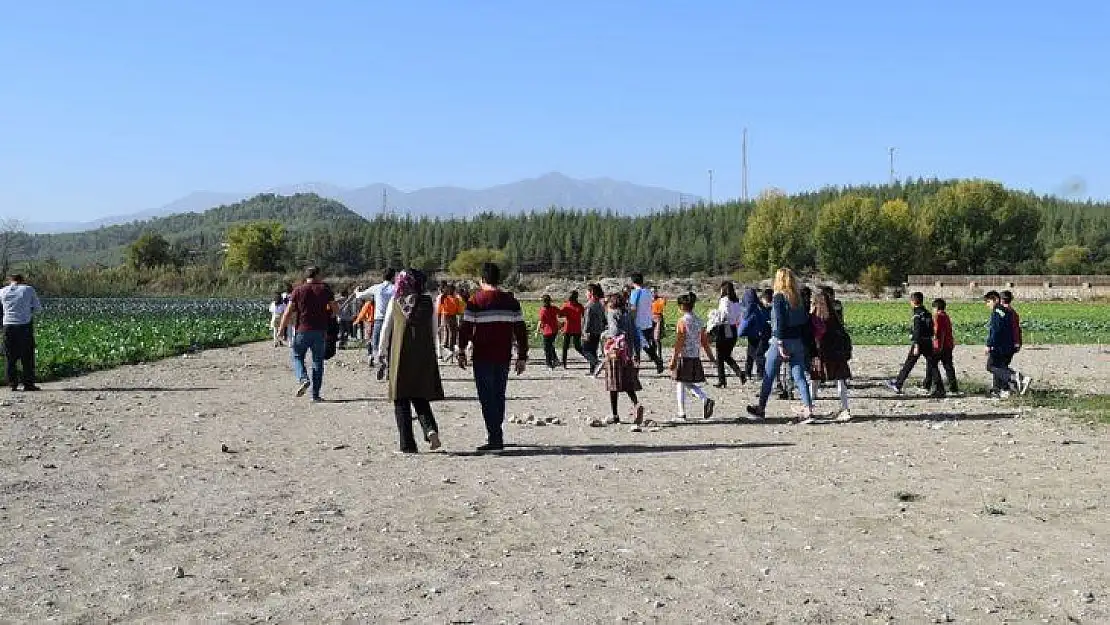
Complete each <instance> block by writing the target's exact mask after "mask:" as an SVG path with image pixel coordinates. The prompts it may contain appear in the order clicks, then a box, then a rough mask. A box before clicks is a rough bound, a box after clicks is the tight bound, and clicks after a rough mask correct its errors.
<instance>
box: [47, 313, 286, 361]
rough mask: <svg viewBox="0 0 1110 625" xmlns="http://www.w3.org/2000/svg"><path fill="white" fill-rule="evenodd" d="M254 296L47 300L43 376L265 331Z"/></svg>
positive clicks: (233, 341)
mask: <svg viewBox="0 0 1110 625" xmlns="http://www.w3.org/2000/svg"><path fill="white" fill-rule="evenodd" d="M269 323H270V316H269V313H268V312H267V303H266V302H264V301H259V300H228V299H171V298H136V299H130V298H113V299H47V300H44V301H43V314H42V316H41V317H40V318H38V319H37V320H36V321H35V340H36V343H37V346H38V349H37V354H38V362H37V369H38V373H39V376H40V379H42V380H50V379H56V378H61V377H67V376H72V375H77V374H80V373H84V372H88V371H93V370H96V369H104V368H108V367H114V366H117V365H121V364H133V363H138V362H146V361H150V360H155V359H158V358H165V357H167V356H174V355H177V354H182V353H185V352H189V351H196V350H199V349H204V348H208V347H227V346H230V345H238V344H241V343H247V342H250V341H257V340H261V339H265V338H267V337H268V336H269Z"/></svg>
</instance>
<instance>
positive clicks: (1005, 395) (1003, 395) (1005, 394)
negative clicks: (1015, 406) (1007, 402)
mask: <svg viewBox="0 0 1110 625" xmlns="http://www.w3.org/2000/svg"><path fill="white" fill-rule="evenodd" d="M998 398H999V399H1010V391H998Z"/></svg>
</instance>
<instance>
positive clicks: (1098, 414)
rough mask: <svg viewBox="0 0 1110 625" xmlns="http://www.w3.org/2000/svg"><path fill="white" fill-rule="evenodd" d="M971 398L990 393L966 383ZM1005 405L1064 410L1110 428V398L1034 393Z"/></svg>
mask: <svg viewBox="0 0 1110 625" xmlns="http://www.w3.org/2000/svg"><path fill="white" fill-rule="evenodd" d="M961 386H962V387H963V391H964V392H965V393H967V394H968V395H986V394H987V391H988V390H990V387H988V386H987V385H985V384H982V383H980V382H970V383H964V382H962V381H961ZM1003 403H1005V404H1007V405H1011V406H1021V407H1024V408H1034V409H1036V408H1040V409H1048V410H1062V411H1065V412H1067V413H1068V414H1070V415H1071V416H1073V417H1075V418H1077V419H1080V420H1083V421H1090V422H1093V423H1102V424H1106V425H1110V394H1105V393H1092V394H1083V393H1077V392H1075V391H1071V390H1068V389H1030V390H1029V392H1028V393H1026V394H1025V395H1011V396H1010V397H1009V398H1008V399H1005V400H1003Z"/></svg>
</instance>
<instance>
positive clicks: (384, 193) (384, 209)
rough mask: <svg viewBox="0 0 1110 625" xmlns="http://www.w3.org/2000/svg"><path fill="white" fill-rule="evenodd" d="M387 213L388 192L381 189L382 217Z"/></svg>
mask: <svg viewBox="0 0 1110 625" xmlns="http://www.w3.org/2000/svg"><path fill="white" fill-rule="evenodd" d="M388 211H389V192H388V191H387V190H386V189H385V188H384V187H383V188H382V216H383V217H384V216H385V214H386V213H387V212H388Z"/></svg>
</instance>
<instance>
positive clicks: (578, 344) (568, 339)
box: [563, 334, 589, 369]
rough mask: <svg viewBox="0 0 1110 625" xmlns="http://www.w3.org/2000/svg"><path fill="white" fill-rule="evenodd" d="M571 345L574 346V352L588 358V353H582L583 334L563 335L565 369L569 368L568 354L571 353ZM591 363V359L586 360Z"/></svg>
mask: <svg viewBox="0 0 1110 625" xmlns="http://www.w3.org/2000/svg"><path fill="white" fill-rule="evenodd" d="M571 343H573V344H574V351H576V352H578V353H579V354H580V355H581V356H582V357H583V358H586V352H584V351H582V335H581V334H564V335H563V368H564V369H566V368H567V352H568V351H570V345H571ZM586 360H587V361H589V358H586Z"/></svg>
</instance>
